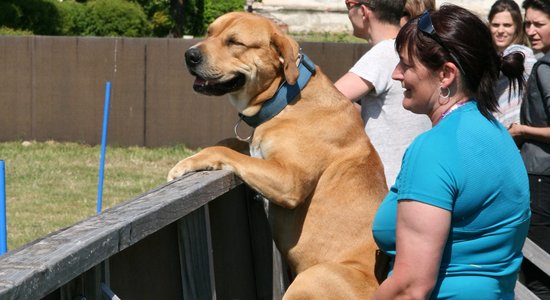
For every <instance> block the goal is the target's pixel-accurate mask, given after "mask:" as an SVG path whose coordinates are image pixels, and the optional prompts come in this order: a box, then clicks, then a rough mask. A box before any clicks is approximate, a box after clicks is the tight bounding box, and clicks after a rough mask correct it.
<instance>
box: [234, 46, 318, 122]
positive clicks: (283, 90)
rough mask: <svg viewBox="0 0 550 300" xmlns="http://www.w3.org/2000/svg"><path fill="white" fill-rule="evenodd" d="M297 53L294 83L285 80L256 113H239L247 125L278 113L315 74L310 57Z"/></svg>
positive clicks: (268, 118)
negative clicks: (297, 60) (296, 78)
mask: <svg viewBox="0 0 550 300" xmlns="http://www.w3.org/2000/svg"><path fill="white" fill-rule="evenodd" d="M299 55H300V63H299V65H298V71H299V75H298V80H296V84H294V85H290V84H289V83H288V82H286V80H285V81H284V82H283V84H281V86H280V87H279V89H278V90H277V92H276V93H275V95H274V96H273V97H272V98H271V99H269V100H267V101H266V102H264V104H263V105H262V108H261V109H260V111H259V112H258V113H257V114H255V115H253V116H251V117H247V116H245V115H243V114H241V113H239V116H240V117H241V120H243V121H245V123H246V124H248V126H250V127H253V128H256V127H258V126H260V125H261V124H262V123H264V122H266V121H268V120H270V119H271V118H273V117H275V116H276V115H277V114H279V113H280V112H281V111H282V110H283V109H284V108H285V107H286V106H287V105H288V104H289V103H290V102H292V100H294V98H296V96H298V94H300V91H301V90H302V89H303V88H304V87H305V86H306V85H307V83H308V82H309V79H310V78H311V76H312V75H313V74H315V64H314V63H313V62H312V61H311V59H309V57H308V56H307V55H305V54H304V53H302V52H301V51H300V54H299Z"/></svg>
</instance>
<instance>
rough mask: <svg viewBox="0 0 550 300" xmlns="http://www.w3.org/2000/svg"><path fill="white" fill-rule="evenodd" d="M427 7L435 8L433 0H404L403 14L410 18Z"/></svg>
mask: <svg viewBox="0 0 550 300" xmlns="http://www.w3.org/2000/svg"><path fill="white" fill-rule="evenodd" d="M427 9H435V0H406V1H405V9H404V10H403V16H404V17H406V18H408V19H409V20H410V19H412V18H414V17H416V16H418V15H420V14H421V13H423V12H424V11H425V10H427Z"/></svg>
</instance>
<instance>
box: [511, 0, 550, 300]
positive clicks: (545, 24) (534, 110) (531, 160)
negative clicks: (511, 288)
mask: <svg viewBox="0 0 550 300" xmlns="http://www.w3.org/2000/svg"><path fill="white" fill-rule="evenodd" d="M522 6H523V8H524V9H525V32H526V33H527V37H528V38H529V41H530V42H531V47H532V48H533V50H534V51H540V52H542V53H544V56H543V57H542V58H540V59H539V60H538V61H537V63H536V64H535V65H534V66H533V71H532V72H531V76H530V77H529V80H528V81H527V88H526V96H527V97H526V98H525V99H524V100H523V103H522V105H521V111H520V121H521V124H518V123H514V124H512V126H511V127H510V129H509V131H510V134H511V135H512V136H513V137H514V139H515V140H516V143H517V144H518V146H519V148H520V151H521V156H522V157H523V161H524V162H525V165H526V167H527V173H528V174H529V188H530V190H531V211H532V214H533V216H532V218H531V225H530V226H529V234H528V237H529V239H531V240H532V241H533V242H535V243H536V244H537V245H538V246H540V247H541V248H542V249H543V250H544V251H546V252H548V253H550V114H549V109H550V0H526V1H524V2H523V5H522ZM522 271H523V274H524V279H525V285H526V286H527V287H528V288H529V289H530V290H531V291H533V292H534V293H535V294H536V295H537V296H538V297H539V298H541V299H550V278H549V277H548V275H546V274H545V273H544V272H542V271H541V270H539V269H538V268H537V267H536V266H535V265H533V264H532V263H531V262H529V261H528V260H525V261H524V263H523V265H522Z"/></svg>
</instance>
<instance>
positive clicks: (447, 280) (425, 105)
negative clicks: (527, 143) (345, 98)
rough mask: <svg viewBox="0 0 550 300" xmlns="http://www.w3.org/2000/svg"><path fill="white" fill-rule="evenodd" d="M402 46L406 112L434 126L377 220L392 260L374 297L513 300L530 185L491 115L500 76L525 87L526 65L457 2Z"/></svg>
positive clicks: (410, 153) (410, 29) (428, 16)
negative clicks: (503, 52) (499, 48)
mask: <svg viewBox="0 0 550 300" xmlns="http://www.w3.org/2000/svg"><path fill="white" fill-rule="evenodd" d="M396 49H397V52H398V53H399V56H400V61H399V64H398V65H397V67H396V68H395V71H394V72H393V78H394V79H396V80H399V81H400V82H401V83H402V85H403V86H404V88H405V92H404V98H403V106H404V107H405V108H406V109H408V110H410V111H412V112H415V113H421V114H425V115H427V116H428V117H429V118H430V120H431V122H432V124H433V128H432V129H430V130H429V131H427V132H425V133H422V134H421V135H419V136H418V137H416V138H415V139H414V141H413V142H412V144H411V145H410V146H409V147H408V149H407V151H406V153H405V156H404V158H403V162H402V167H401V171H400V172H399V175H398V176H397V181H396V183H395V184H394V185H393V187H392V188H391V190H390V191H389V193H388V195H387V196H386V198H385V199H384V200H383V202H382V203H381V205H380V207H379V208H378V211H377V214H376V216H375V219H374V223H373V229H372V230H373V234H374V238H375V241H376V242H377V244H378V246H379V248H380V249H381V250H382V251H384V252H385V253H386V254H388V255H389V256H390V257H391V259H390V272H389V276H388V277H387V278H386V279H385V280H384V281H383V282H382V284H381V285H380V287H379V288H378V289H377V291H376V293H375V296H374V297H373V299H468V300H470V299H483V300H492V299H495V300H496V299H513V298H514V287H515V282H516V279H517V274H518V270H519V268H520V265H521V261H522V258H523V255H522V252H521V250H522V246H523V243H524V241H525V237H526V235H527V230H528V226H529V218H530V211H529V188H528V179H527V172H526V170H525V165H524V163H523V161H522V159H521V156H520V154H519V152H518V150H517V147H516V144H515V143H514V140H513V139H512V137H511V136H510V134H508V131H507V130H506V128H505V127H504V126H503V125H502V124H500V123H499V122H498V121H496V120H495V119H494V117H493V115H492V112H494V111H496V109H497V107H498V102H497V99H496V96H495V93H494V85H495V83H496V81H497V80H498V77H499V73H500V71H502V72H503V73H504V75H505V76H508V77H509V79H510V80H511V81H512V82H515V83H516V84H523V83H522V80H523V78H522V71H523V64H520V63H517V62H513V61H511V60H508V59H502V57H501V56H499V55H498V54H497V52H496V50H495V48H494V45H493V43H492V41H491V33H490V32H489V28H488V27H487V25H486V24H485V23H484V22H483V21H482V20H480V19H479V18H478V17H476V16H475V15H474V14H473V13H471V12H470V11H468V10H466V9H464V8H461V7H459V6H456V5H451V4H444V5H442V6H441V7H440V9H439V10H437V11H426V12H425V13H423V14H422V15H421V16H420V17H418V18H416V19H412V20H411V21H409V22H407V24H405V26H404V27H403V28H402V29H401V31H400V32H399V34H398V36H397V39H396ZM503 162H504V163H503Z"/></svg>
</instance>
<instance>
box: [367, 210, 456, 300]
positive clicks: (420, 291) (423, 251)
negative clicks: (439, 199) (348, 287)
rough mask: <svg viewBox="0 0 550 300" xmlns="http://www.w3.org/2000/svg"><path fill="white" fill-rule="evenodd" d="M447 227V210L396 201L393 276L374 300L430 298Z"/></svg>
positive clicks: (386, 281)
mask: <svg viewBox="0 0 550 300" xmlns="http://www.w3.org/2000/svg"><path fill="white" fill-rule="evenodd" d="M450 226H451V212H449V211H447V210H444V209H441V208H438V207H436V206H432V205H429V204H425V203H422V202H418V201H411V200H401V201H399V204H398V205H397V232H396V235H397V237H396V239H397V240H396V253H397V255H396V257H395V264H394V267H393V273H392V275H391V276H390V277H388V278H387V279H386V280H385V281H384V282H383V283H382V285H380V287H379V288H378V290H377V291H376V293H375V295H374V298H373V299H427V298H429V297H430V294H431V292H432V289H433V287H434V286H435V283H436V282H437V276H438V274H439V268H440V264H441V257H442V256H443V249H444V248H445V243H446V242H447V238H448V235H449V232H450Z"/></svg>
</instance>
